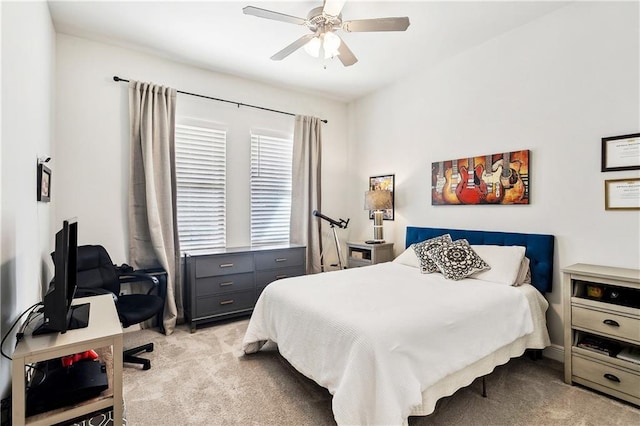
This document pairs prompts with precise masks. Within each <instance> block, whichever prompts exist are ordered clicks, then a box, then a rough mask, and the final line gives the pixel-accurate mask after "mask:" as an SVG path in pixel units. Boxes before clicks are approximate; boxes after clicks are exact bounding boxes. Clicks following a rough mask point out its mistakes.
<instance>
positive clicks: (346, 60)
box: [338, 39, 358, 67]
mask: <svg viewBox="0 0 640 426" xmlns="http://www.w3.org/2000/svg"><path fill="white" fill-rule="evenodd" d="M338 52H339V53H340V54H339V55H338V58H340V62H342V65H344V66H345V67H350V66H351V65H353V64H355V63H356V62H358V58H356V55H354V54H353V52H352V51H351V49H349V46H347V45H346V43H345V42H344V40H342V39H341V41H340V46H339V47H338Z"/></svg>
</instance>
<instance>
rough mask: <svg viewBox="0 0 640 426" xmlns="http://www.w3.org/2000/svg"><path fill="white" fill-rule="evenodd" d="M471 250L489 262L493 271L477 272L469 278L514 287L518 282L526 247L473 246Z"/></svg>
mask: <svg viewBox="0 0 640 426" xmlns="http://www.w3.org/2000/svg"><path fill="white" fill-rule="evenodd" d="M471 248H472V249H473V250H474V251H475V252H476V253H478V256H480V257H481V258H482V259H483V260H484V261H485V262H487V263H488V264H489V266H491V269H489V270H486V271H481V272H476V273H475V274H473V275H471V276H470V277H469V278H476V279H479V280H483V281H491V282H494V283H497V284H504V285H514V284H516V283H517V282H518V274H519V272H520V266H521V264H522V259H524V252H525V248H524V247H522V246H493V245H478V246H476V245H472V246H471ZM525 274H526V272H525Z"/></svg>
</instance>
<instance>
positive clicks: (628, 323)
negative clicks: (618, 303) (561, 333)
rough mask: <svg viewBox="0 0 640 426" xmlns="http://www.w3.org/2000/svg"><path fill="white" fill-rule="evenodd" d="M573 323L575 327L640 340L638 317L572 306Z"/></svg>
mask: <svg viewBox="0 0 640 426" xmlns="http://www.w3.org/2000/svg"><path fill="white" fill-rule="evenodd" d="M571 324H572V325H573V326H575V327H581V328H584V329H587V330H592V331H595V332H599V333H605V334H608V335H611V336H615V337H621V338H623V339H631V340H633V341H635V342H640V320H638V319H634V318H629V317H625V316H622V315H617V314H612V313H607V312H600V311H595V310H591V309H586V308H582V307H579V306H572V307H571Z"/></svg>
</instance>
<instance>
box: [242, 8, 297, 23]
mask: <svg viewBox="0 0 640 426" xmlns="http://www.w3.org/2000/svg"><path fill="white" fill-rule="evenodd" d="M242 12H244V14H245V15H253V16H257V17H258V18H266V19H273V20H275V21H282V22H288V23H290V24H297V25H304V24H305V23H306V22H307V20H306V19H302V18H298V17H297V16H291V15H285V14H284V13H279V12H274V11H272V10H267V9H260V8H259V7H254V6H246V7H244V8H243V9H242Z"/></svg>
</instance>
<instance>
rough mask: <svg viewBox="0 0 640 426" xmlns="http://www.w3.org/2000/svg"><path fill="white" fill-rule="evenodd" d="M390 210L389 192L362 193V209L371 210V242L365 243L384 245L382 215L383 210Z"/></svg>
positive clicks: (391, 205) (391, 206) (391, 204)
mask: <svg viewBox="0 0 640 426" xmlns="http://www.w3.org/2000/svg"><path fill="white" fill-rule="evenodd" d="M391 208H393V203H392V200H391V191H388V190H379V189H378V190H375V191H366V192H365V193H364V209H365V210H373V240H371V241H367V242H368V243H373V244H380V243H384V238H383V237H382V215H383V214H384V212H383V210H386V209H391Z"/></svg>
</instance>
